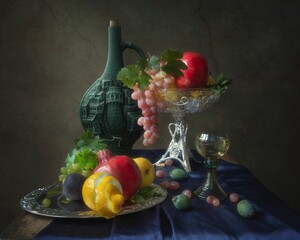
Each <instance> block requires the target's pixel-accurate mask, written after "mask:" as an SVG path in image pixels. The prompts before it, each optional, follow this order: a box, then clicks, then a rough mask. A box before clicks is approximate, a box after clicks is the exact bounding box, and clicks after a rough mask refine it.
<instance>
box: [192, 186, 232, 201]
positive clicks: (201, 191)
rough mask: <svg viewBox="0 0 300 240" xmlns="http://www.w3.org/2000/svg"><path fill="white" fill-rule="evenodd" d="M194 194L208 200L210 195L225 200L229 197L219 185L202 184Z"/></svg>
mask: <svg viewBox="0 0 300 240" xmlns="http://www.w3.org/2000/svg"><path fill="white" fill-rule="evenodd" d="M194 194H195V195H196V196H197V197H198V198H200V199H202V200H206V199H207V197H208V196H214V197H216V198H218V199H219V200H223V199H225V198H227V197H228V194H227V193H226V192H225V191H224V190H223V189H222V188H221V187H220V186H219V185H218V186H214V187H212V186H209V187H207V186H201V187H199V188H198V189H197V190H196V191H194Z"/></svg>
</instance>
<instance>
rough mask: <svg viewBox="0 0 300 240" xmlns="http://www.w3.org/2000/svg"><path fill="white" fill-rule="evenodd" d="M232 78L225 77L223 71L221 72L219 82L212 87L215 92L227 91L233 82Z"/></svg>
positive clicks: (218, 77)
mask: <svg viewBox="0 0 300 240" xmlns="http://www.w3.org/2000/svg"><path fill="white" fill-rule="evenodd" d="M231 81H232V79H230V78H227V77H225V75H224V74H223V73H220V74H219V75H218V76H217V82H216V83H215V84H213V85H212V86H211V87H210V88H211V89H212V90H213V91H214V92H218V93H225V92H226V90H227V89H228V88H229V85H230V84H231Z"/></svg>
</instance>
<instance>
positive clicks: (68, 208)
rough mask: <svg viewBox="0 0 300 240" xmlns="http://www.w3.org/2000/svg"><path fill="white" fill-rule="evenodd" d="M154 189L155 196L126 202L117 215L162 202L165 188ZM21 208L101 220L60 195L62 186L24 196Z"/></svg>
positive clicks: (56, 215) (53, 186)
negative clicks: (47, 201)
mask: <svg viewBox="0 0 300 240" xmlns="http://www.w3.org/2000/svg"><path fill="white" fill-rule="evenodd" d="M152 186H153V187H155V188H156V192H157V196H155V197H152V198H149V199H147V200H145V202H143V203H142V204H134V203H132V202H130V201H127V202H126V203H125V204H124V207H123V209H122V211H121V212H120V213H119V214H118V215H124V214H129V213H134V212H139V211H142V210H145V209H148V208H151V207H153V206H155V205H157V204H159V203H161V202H163V201H164V200H165V199H166V197H167V195H168V192H167V190H166V189H165V188H163V187H161V186H159V185H156V184H152ZM45 197H47V198H49V199H50V200H51V206H50V207H48V208H46V207H44V206H43V204H42V201H43V199H44V198H45ZM20 205H21V207H22V208H23V209H24V210H25V211H28V212H30V213H33V214H37V215H42V216H47V217H56V218H101V217H102V216H100V215H99V214H97V213H96V212H95V211H92V210H90V209H89V208H88V207H87V206H86V205H85V204H84V202H83V201H69V200H67V199H66V198H65V197H64V196H63V195H62V186H61V185H60V184H55V185H51V186H47V187H42V188H38V189H36V190H34V191H32V192H30V193H28V194H26V195H25V196H24V197H23V198H22V199H21V200H20Z"/></svg>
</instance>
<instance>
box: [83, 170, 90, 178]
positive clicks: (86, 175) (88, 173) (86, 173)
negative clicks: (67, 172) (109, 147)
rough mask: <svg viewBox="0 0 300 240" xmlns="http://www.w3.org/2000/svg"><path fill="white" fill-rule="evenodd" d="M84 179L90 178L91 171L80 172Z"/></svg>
mask: <svg viewBox="0 0 300 240" xmlns="http://www.w3.org/2000/svg"><path fill="white" fill-rule="evenodd" d="M81 174H82V175H83V176H84V177H89V176H91V174H92V170H87V169H84V170H82V173H81Z"/></svg>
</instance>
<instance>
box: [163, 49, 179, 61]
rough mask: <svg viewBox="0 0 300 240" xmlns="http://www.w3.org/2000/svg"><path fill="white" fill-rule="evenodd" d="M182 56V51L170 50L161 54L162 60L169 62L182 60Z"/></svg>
mask: <svg viewBox="0 0 300 240" xmlns="http://www.w3.org/2000/svg"><path fill="white" fill-rule="evenodd" d="M182 56H183V53H182V52H181V51H177V50H171V49H168V50H166V51H164V52H163V53H162V54H161V60H162V61H165V62H168V61H171V60H177V59H181V58H182Z"/></svg>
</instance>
